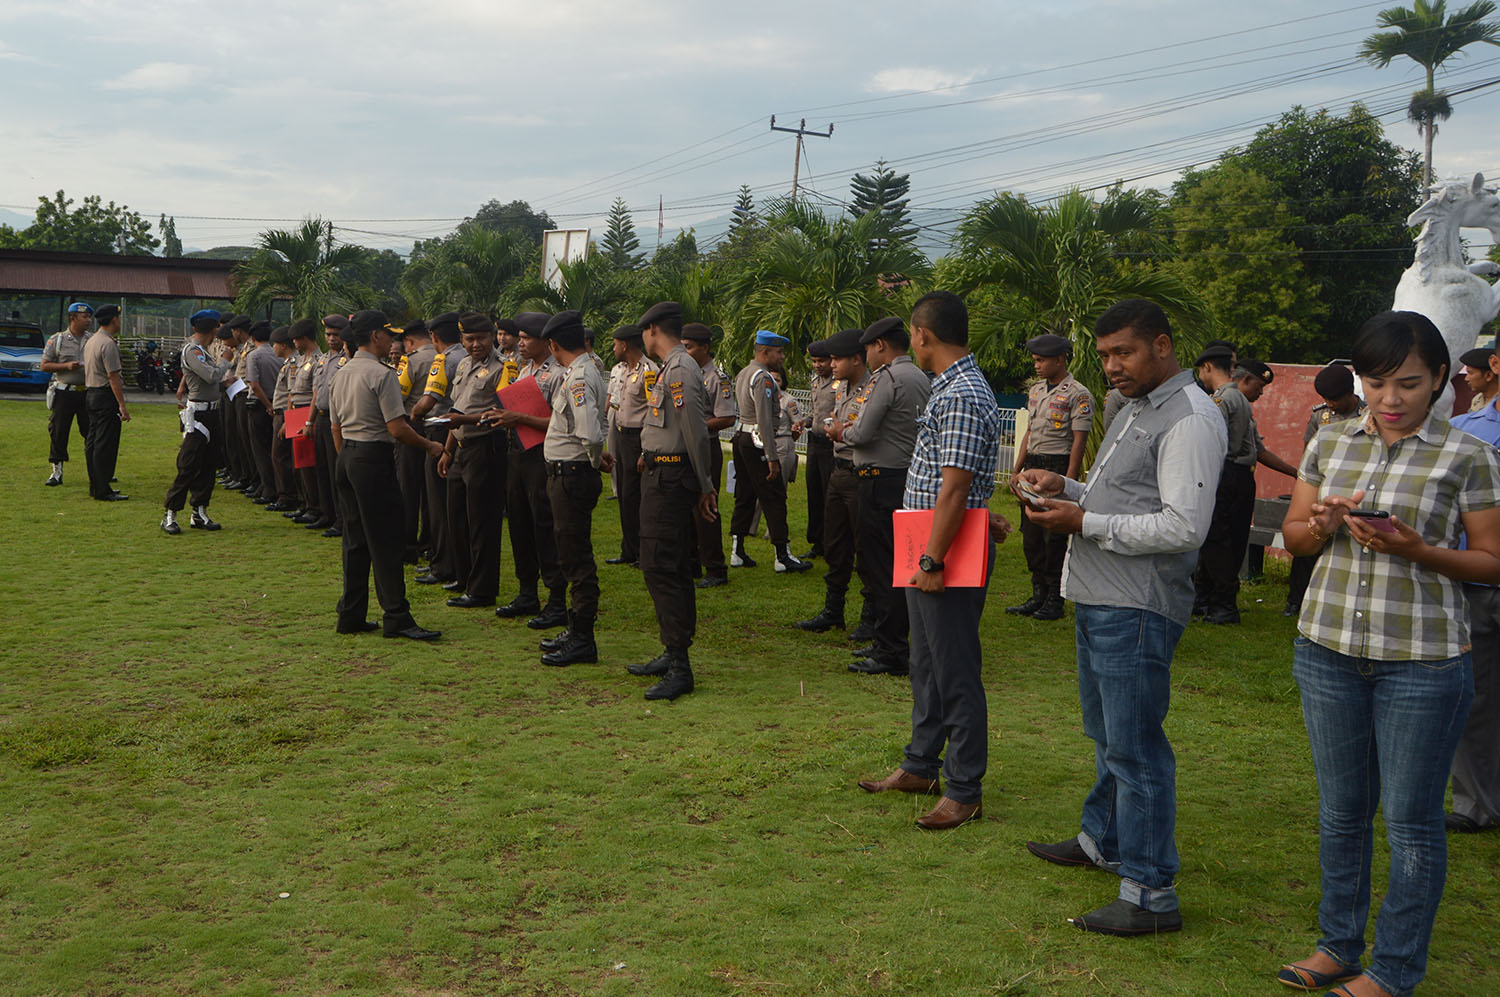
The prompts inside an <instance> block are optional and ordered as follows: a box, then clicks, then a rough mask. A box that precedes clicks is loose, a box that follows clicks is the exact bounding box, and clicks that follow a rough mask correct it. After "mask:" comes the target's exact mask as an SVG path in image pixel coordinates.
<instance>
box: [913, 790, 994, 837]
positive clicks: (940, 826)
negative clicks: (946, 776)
mask: <svg viewBox="0 0 1500 997" xmlns="http://www.w3.org/2000/svg"><path fill="white" fill-rule="evenodd" d="M983 810H984V805H983V804H982V803H959V802H958V801H956V800H950V799H948V797H946V796H945V797H943V798H942V799H941V800H938V805H937V806H935V807H933V808H932V810H931V811H930V812H928V813H927V814H925V815H924V816H921V817H918V818H917V826H918V827H920V828H921V829H922V830H924V831H950V830H952V829H953V828H955V827H957V826H958V825H960V824H967V823H968V822H969V821H971V820H978V819H979V815H980V814H981V813H982V812H983Z"/></svg>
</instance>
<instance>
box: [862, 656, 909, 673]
mask: <svg viewBox="0 0 1500 997" xmlns="http://www.w3.org/2000/svg"><path fill="white" fill-rule="evenodd" d="M849 670H850V671H851V672H859V673H860V674H861V675H909V674H911V670H910V669H909V668H907V667H904V666H903V665H900V664H897V663H896V662H894V661H880V660H879V659H877V658H860V659H859V660H857V661H851V662H849Z"/></svg>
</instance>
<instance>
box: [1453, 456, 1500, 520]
mask: <svg viewBox="0 0 1500 997" xmlns="http://www.w3.org/2000/svg"><path fill="white" fill-rule="evenodd" d="M1497 505H1500V459H1497V457H1496V452H1495V449H1494V448H1493V447H1487V446H1485V447H1480V448H1479V452H1478V453H1477V454H1476V455H1475V456H1474V459H1473V460H1472V461H1471V462H1470V463H1469V474H1468V477H1467V478H1466V479H1465V480H1464V487H1463V490H1462V491H1460V492H1459V493H1458V511H1459V513H1460V514H1462V513H1465V512H1477V511H1480V510H1483V509H1493V508H1495V506H1497Z"/></svg>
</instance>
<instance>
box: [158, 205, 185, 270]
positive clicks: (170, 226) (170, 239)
mask: <svg viewBox="0 0 1500 997" xmlns="http://www.w3.org/2000/svg"><path fill="white" fill-rule="evenodd" d="M156 227H157V229H158V230H159V231H160V232H161V254H162V255H163V256H165V257H167V258H168V259H175V258H176V257H179V256H181V255H182V240H181V239H179V238H177V219H176V218H168V217H167V216H166V215H162V216H161V219H160V220H159V221H157V223H156Z"/></svg>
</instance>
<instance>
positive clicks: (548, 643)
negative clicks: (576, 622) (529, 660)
mask: <svg viewBox="0 0 1500 997" xmlns="http://www.w3.org/2000/svg"><path fill="white" fill-rule="evenodd" d="M572 639H573V631H572V630H564V631H563V632H562V633H559V634H554V635H553V636H551V637H543V638H542V639H541V640H540V641H538V642H537V645H536V646H537V648H538V650H542V651H555V650H557V649H558V648H560V647H562V646H563V645H564V644H566V643H567V642H568V641H570V640H572Z"/></svg>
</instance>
